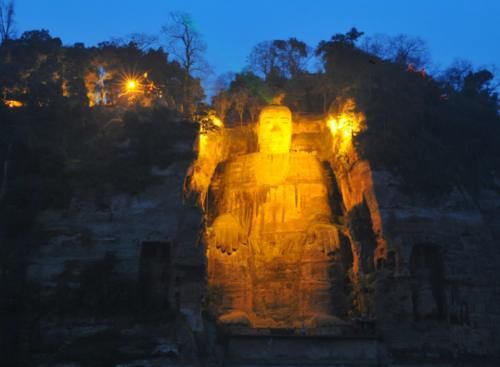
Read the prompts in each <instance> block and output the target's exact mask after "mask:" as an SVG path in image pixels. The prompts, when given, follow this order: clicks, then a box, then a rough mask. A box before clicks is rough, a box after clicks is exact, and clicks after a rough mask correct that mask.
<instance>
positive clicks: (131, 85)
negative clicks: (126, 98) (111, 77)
mask: <svg viewBox="0 0 500 367" xmlns="http://www.w3.org/2000/svg"><path fill="white" fill-rule="evenodd" d="M136 88H137V82H136V81H135V80H134V79H130V80H128V81H127V90H128V91H133V90H134V89H136Z"/></svg>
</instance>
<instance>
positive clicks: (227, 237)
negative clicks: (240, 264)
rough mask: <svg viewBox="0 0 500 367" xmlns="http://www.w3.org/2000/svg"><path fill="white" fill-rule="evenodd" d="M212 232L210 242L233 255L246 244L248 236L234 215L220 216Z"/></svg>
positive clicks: (211, 229)
mask: <svg viewBox="0 0 500 367" xmlns="http://www.w3.org/2000/svg"><path fill="white" fill-rule="evenodd" d="M209 231H210V237H211V240H210V242H211V243H212V244H215V247H216V248H217V249H218V250H220V251H221V252H223V253H227V254H228V255H231V254H232V253H233V252H236V251H237V250H238V249H239V248H240V246H241V245H242V244H246V242H247V236H246V234H245V231H244V230H243V227H242V226H241V224H240V223H239V222H238V220H237V219H236V218H235V217H234V216H233V215H232V214H223V215H220V216H218V217H217V218H216V219H215V221H214V223H213V225H212V227H211V228H210V229H209Z"/></svg>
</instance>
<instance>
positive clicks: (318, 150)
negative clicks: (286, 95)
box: [190, 106, 373, 327]
mask: <svg viewBox="0 0 500 367" xmlns="http://www.w3.org/2000/svg"><path fill="white" fill-rule="evenodd" d="M351 112H353V111H351ZM353 113H354V112H353ZM337 117H339V118H340V117H341V116H337ZM349 118H350V119H356V121H348V122H347V123H345V125H346V126H342V125H341V124H339V125H338V126H337V127H336V130H334V129H331V128H329V125H328V123H327V121H326V120H325V119H321V118H320V119H316V120H314V119H300V120H299V121H297V122H295V123H292V116H291V112H290V111H289V110H288V108H286V107H284V106H270V107H267V108H265V109H264V110H263V111H262V113H261V115H260V119H259V123H258V124H256V126H254V127H253V130H254V131H255V135H254V137H252V135H251V134H249V131H248V129H249V128H248V127H247V128H245V129H246V132H244V131H237V130H241V129H239V128H232V129H223V128H221V129H219V128H215V127H214V128H213V129H206V127H205V126H204V125H202V130H201V131H200V143H199V159H198V161H197V162H196V163H195V164H194V165H193V170H192V171H191V175H190V182H191V183H192V185H191V188H192V189H194V190H195V191H197V192H199V193H200V194H201V195H200V204H201V205H202V206H203V207H204V209H205V215H206V223H205V226H206V227H205V230H204V240H205V244H206V246H207V258H208V279H209V299H210V301H211V305H212V310H213V312H214V313H216V314H217V315H218V316H219V319H220V320H221V321H222V322H225V323H227V324H243V325H247V326H250V325H251V326H254V327H299V326H307V327H319V326H329V325H332V324H337V323H339V322H340V320H339V317H342V318H346V317H348V316H349V315H352V314H353V313H355V312H353V299H352V294H351V291H350V289H352V288H353V284H351V282H353V281H356V279H357V276H356V275H355V274H354V273H353V271H357V269H358V263H359V260H358V257H359V252H360V250H359V249H357V248H353V247H352V245H351V242H352V240H351V238H352V236H351V235H350V233H349V230H348V229H347V228H346V227H345V226H344V225H343V222H342V218H343V216H344V212H343V208H344V207H345V205H344V203H343V200H342V195H341V194H346V193H344V192H339V191H338V188H337V182H336V180H335V174H334V172H333V171H332V168H331V164H330V163H329V162H328V160H327V159H328V158H330V157H331V156H332V149H334V143H335V142H340V143H341V144H342V147H341V148H342V149H344V150H346V151H347V150H348V147H349V144H350V139H351V138H352V134H354V133H355V132H357V131H359V123H360V121H361V119H360V116H358V115H347V117H345V116H343V117H342V119H343V120H342V122H343V123H344V122H345V121H347V120H348V119H349ZM219 125H221V124H219ZM347 125H348V126H347ZM349 129H350V130H349ZM356 129H357V130H356ZM294 130H295V132H294ZM346 131H348V133H346ZM337 132H340V133H341V134H342V135H341V137H337V136H336V133H337ZM255 136H257V145H256V144H254V143H253V142H252V139H254V138H255ZM221 140H222V141H223V144H221ZM242 140H243V141H242ZM244 140H247V141H246V142H245V141H244ZM214 142H217V143H216V144H215V143H214ZM209 144H215V145H217V149H215V148H214V149H209V151H210V152H211V153H212V154H210V153H207V154H205V153H204V151H205V149H206V146H207V145H209ZM235 146H236V148H235ZM219 152H221V153H219ZM349 205H351V203H349ZM370 230H371V228H370ZM353 250H354V251H353ZM370 258H373V256H371V257H370ZM353 265H354V268H353ZM347 289H349V290H347Z"/></svg>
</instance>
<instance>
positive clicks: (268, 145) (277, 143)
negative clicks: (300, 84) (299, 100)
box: [258, 105, 292, 154]
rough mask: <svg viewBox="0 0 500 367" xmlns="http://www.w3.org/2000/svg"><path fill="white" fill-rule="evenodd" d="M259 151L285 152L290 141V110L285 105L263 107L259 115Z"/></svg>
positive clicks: (287, 150)
mask: <svg viewBox="0 0 500 367" xmlns="http://www.w3.org/2000/svg"><path fill="white" fill-rule="evenodd" d="M258 135H259V151H260V152H261V153H269V154H285V153H288V152H289V151H290V145H291V142H292V112H291V111H290V109H289V108H288V107H286V106H280V105H270V106H267V107H264V108H263V109H262V111H261V113H260V116H259V127H258Z"/></svg>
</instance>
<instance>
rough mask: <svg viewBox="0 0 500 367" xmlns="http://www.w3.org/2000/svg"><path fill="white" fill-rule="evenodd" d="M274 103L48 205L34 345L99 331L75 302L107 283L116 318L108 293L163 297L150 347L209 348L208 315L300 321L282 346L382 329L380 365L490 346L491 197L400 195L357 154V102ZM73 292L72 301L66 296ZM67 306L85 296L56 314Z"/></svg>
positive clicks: (33, 271) (499, 230) (494, 237)
mask: <svg viewBox="0 0 500 367" xmlns="http://www.w3.org/2000/svg"><path fill="white" fill-rule="evenodd" d="M277 110H278V112H276V114H275V115H273V114H271V115H273V116H274V117H273V118H270V119H269V120H268V121H264V120H265V118H263V119H262V120H261V124H264V125H265V124H266V123H267V124H268V126H266V129H267V128H269V129H268V130H266V129H262V130H261V129H260V126H261V124H250V125H248V126H245V127H237V128H225V127H223V125H222V123H221V122H220V121H219V122H217V123H213V122H210V121H208V122H205V123H204V124H202V125H201V130H200V137H199V142H198V159H197V160H196V161H195V162H188V161H183V162H177V163H175V164H174V165H172V166H170V167H169V168H168V169H167V170H155V171H154V174H156V175H159V176H161V181H162V182H161V183H160V184H158V185H155V186H152V187H149V188H148V189H146V190H145V191H143V192H141V193H138V194H136V195H125V194H113V195H111V196H110V197H109V198H108V199H107V202H108V205H107V206H106V207H105V208H104V209H103V208H102V206H101V207H98V206H96V205H95V204H94V202H93V200H89V198H85V197H82V198H75V199H74V202H73V205H72V207H71V209H70V210H69V211H66V212H46V213H44V215H43V216H42V217H41V218H40V223H41V225H42V226H43V228H44V233H45V234H46V236H45V238H44V239H43V240H42V243H40V246H39V248H40V251H39V252H38V253H37V254H36V255H35V256H34V257H33V261H32V265H31V266H30V268H29V269H30V271H29V276H30V279H32V280H33V281H35V282H37V283H38V284H39V285H40V286H41V293H40V294H41V299H42V302H46V303H47V304H48V305H49V307H50V308H51V309H54V310H55V309H57V310H60V311H58V312H56V314H57V315H58V316H57V315H56V316H54V315H53V314H51V316H50V317H46V318H44V319H43V320H42V321H41V322H40V325H41V327H40V330H41V331H40V344H41V345H45V344H49V346H48V347H47V348H49V349H50V348H54V345H57V344H58V343H59V344H61V343H63V342H67V340H68V338H71V335H76V334H78V333H80V332H81V330H83V329H85V330H86V331H85V332H88V330H90V331H91V332H92V333H94V334H96V333H101V332H103V330H104V331H106V330H109V329H110V328H111V325H112V324H113V325H114V324H116V321H110V320H111V319H113V320H114V318H113V317H111V316H109V315H108V316H102V317H100V319H99V320H97V319H95V317H94V316H92V319H89V315H90V312H89V311H88V309H89V308H90V309H91V310H92V315H93V314H95V312H94V311H95V310H96V307H97V310H99V307H103V306H102V304H105V305H106V302H103V300H108V301H109V300H110V298H113V297H115V296H116V293H118V294H119V296H116V297H115V298H116V300H117V301H116V302H111V301H109V302H110V303H109V305H108V306H106V307H108V308H109V309H111V310H113V311H114V313H116V314H120V312H121V311H120V307H119V305H120V304H122V305H124V306H123V307H124V308H125V309H127V308H130V307H132V306H130V305H131V304H135V305H136V306H134V307H137V308H138V309H139V310H143V311H144V312H145V313H151V314H154V313H155V312H158V309H165V310H167V309H168V310H170V311H169V312H170V315H171V317H173V319H172V318H170V319H169V320H170V321H168V322H166V321H165V322H166V323H167V324H166V325H170V326H171V327H170V326H169V327H166V329H168V330H170V331H169V332H165V330H163V329H162V330H161V331H158V330H156V329H155V330H156V331H152V332H151V333H150V335H153V336H155V338H156V339H155V340H153V341H152V342H151V345H150V346H148V348H149V347H151V348H150V349H151V350H163V349H165V348H163V347H160V346H161V345H168V346H169V347H168V348H167V349H168V350H169V352H168V353H170V354H172V353H173V352H172V351H173V350H175V351H176V352H175V353H174V354H177V355H181V354H182V353H181V352H180V351H181V350H183V351H184V354H185V355H201V354H203V353H208V354H217V353H218V352H217V351H218V350H219V349H217V348H218V347H217V346H215V341H214V340H215V335H216V332H215V329H214V328H213V326H212V324H210V323H209V322H208V323H207V318H205V319H204V318H203V317H202V313H203V311H208V312H207V314H208V315H211V316H213V317H215V318H218V319H219V321H220V322H221V323H222V324H223V325H226V326H227V325H230V326H232V327H233V328H246V329H251V330H253V331H255V330H260V328H270V329H272V330H274V329H276V328H278V329H280V330H282V331H283V330H288V329H290V328H293V329H295V330H296V331H297V330H300V332H296V333H294V335H295V336H296V337H297V338H296V339H294V343H298V344H294V345H300V343H301V341H300V336H301V335H302V331H304V330H306V331H304V333H307V332H309V331H311V330H312V331H313V332H315V333H320V332H321V333H322V332H323V331H321V330H325V328H326V329H328V328H329V327H331V328H335V327H336V328H337V329H336V330H349V331H348V334H349V335H351V336H349V337H352V335H361V336H363V337H367V338H368V339H366V340H370V345H372V342H371V340H372V339H370V338H372V337H373V338H375V336H378V337H379V339H378V341H377V342H376V343H375V342H374V344H373V345H376V349H377V348H378V349H377V351H376V352H375V351H374V350H373V353H374V355H375V354H376V355H377V358H378V359H379V360H381V361H382V362H383V363H388V364H390V363H393V364H398V363H406V362H409V361H417V362H419V363H424V364H425V363H431V362H432V363H433V362H436V361H453V360H459V359H460V358H462V356H465V355H473V356H475V357H476V358H478V357H481V358H486V357H488V358H490V360H492V359H494V358H495V356H499V355H500V348H499V345H498V342H497V340H498V337H499V335H500V307H499V305H500V286H499V284H500V282H499V281H498V280H499V275H498V270H497V269H498V268H499V266H500V252H499V251H498V249H497V248H496V245H498V244H499V243H500V219H499V218H500V215H499V214H500V196H499V195H498V193H496V192H493V191H487V190H483V191H481V192H480V193H479V194H478V195H477V196H475V197H472V196H470V195H469V194H467V193H465V192H463V191H461V190H460V189H459V188H456V189H454V190H453V191H451V192H449V193H448V194H446V195H442V196H441V197H439V198H436V199H433V200H432V201H431V200H429V199H425V198H424V197H421V196H419V195H418V194H417V193H412V194H411V195H410V194H407V193H404V192H403V191H402V190H401V189H400V183H399V182H398V179H397V178H396V177H395V176H394V175H393V174H391V173H390V172H388V171H385V170H381V169H373V168H372V167H371V165H370V162H369V160H363V159H361V158H360V157H359V155H358V152H357V149H356V145H355V144H354V143H353V139H352V138H353V136H355V135H356V134H357V133H358V132H359V131H361V130H362V129H363V128H364V123H363V116H362V115H361V114H359V113H357V112H356V111H355V107H354V105H353V104H350V103H344V104H341V105H339V106H338V108H337V109H336V110H335V111H336V112H335V113H334V114H333V115H332V116H330V117H329V118H324V117H323V116H320V117H317V118H314V117H307V118H304V117H300V116H294V118H293V119H292V120H293V122H291V121H290V114H289V111H288V110H287V109H283V108H278V109H277ZM276 116H277V120H278V123H277V124H274V122H273V121H274V120H276V119H275V118H276ZM273 119H274V120H273ZM275 134H278V135H287V136H278V137H274V136H273V135H275ZM185 145H186V146H187V147H188V148H187V149H190V145H189V144H185ZM188 168H189V169H188ZM186 172H188V175H187V177H186ZM422 174H425V173H422ZM183 188H184V192H183ZM82 276H83V278H82ZM108 277H109V278H110V279H111V278H112V279H113V281H109V280H106V279H108ZM115 280H116V282H115ZM82 289H83V290H82ZM132 289H134V291H133V292H132V291H131V290H132ZM75 290H79V292H80V293H75V294H76V295H77V296H78V297H77V300H78V302H77V303H76V304H75V303H74V302H73V303H71V302H69V301H71V300H69V301H67V300H66V301H64V302H63V301H62V300H64V299H65V297H63V295H64V294H73V293H72V292H75ZM118 290H122V291H120V292H117V291H118ZM82 292H83V293H82ZM82 294H83V295H85V297H82ZM54 295H55V296H54ZM123 295H125V296H123ZM132 297H136V298H138V299H139V301H140V302H139V303H134V302H132ZM49 299H50V300H52V301H50V302H52V303H50V302H49V301H47V300H49ZM54 300H55V301H54ZM56 301H57V302H56ZM78 303H81V304H83V305H84V306H85V307H87V308H85V309H84V310H83V311H78V312H76V311H75V313H76V314H72V313H71V312H68V308H69V309H71V308H72V307H73V308H75V309H76V308H78V307H77V306H78ZM151 304H153V305H156V307H157V308H156V309H154V308H151V307H152V306H151ZM68 305H69V306H68ZM96 305H99V306H96ZM153 309H154V310H155V311H154V312H153V311H149V310H153ZM85 310H87V311H85ZM108 314H109V312H108ZM172 315H173V316H172ZM125 317H126V319H127V320H130V316H125ZM169 317H170V316H169ZM167 318H168V317H167ZM209 318H210V317H208V319H209ZM172 320H173V321H172ZM128 327H129V328H130V325H129V326H128ZM68 329H71V330H70V331H68ZM92 330H93V331H92ZM307 330H309V331H307ZM130 332H131V331H130V330H128V331H127V330H121V331H120V332H119V334H120V335H121V336H120V338H122V337H128V336H127V335H129V334H130ZM127 333H128V334H127ZM134 333H148V332H147V331H145V329H141V327H139V326H138V330H136V331H134ZM342 333H343V331H342V332H338V333H337V334H336V337H337V338H340V339H337V340H338V343H340V344H342V343H343V341H342V337H343V336H342V335H344V334H342ZM257 334H258V333H257ZM141 335H142V334H141ZM252 335H253V334H252ZM266 335H267V334H266ZM304 335H305V334H304ZM315 335H316V334H315ZM318 335H319V334H318ZM321 335H322V337H323V336H324V335H323V334H321ZM367 335H369V336H367ZM374 335H375V336H374ZM195 336H196V337H195ZM252 337H253V336H252ZM266 338H271V339H272V335H271V336H269V335H268V336H266ZM287 338H288V336H286V335H285V336H283V340H286V339H287ZM230 340H233V339H230ZM238 340H240V339H238ZM241 340H242V339H241ZM266 340H267V339H266ZM280 340H281V339H280ZM254 341H255V345H261V344H262V340H261V339H259V338H257V339H255V340H254ZM351 341H352V343H351V342H349V343H351V344H352V345H357V344H356V341H355V340H351ZM233 342H234V340H233ZM44 343H45V344H44ZM280 343H281V341H280ZM307 343H309V344H307ZM307 343H306V344H307V345H308V346H309V347H311V348H313V349H314V348H315V344H314V343H312V344H311V340H309V339H308V341H307ZM324 343H325V345H327V344H328V343H330V342H328V341H326V339H325V342H324ZM335 343H337V342H335ZM346 343H347V342H346ZM349 343H348V344H349ZM264 344H266V343H264ZM285 344H286V343H285ZM285 344H284V345H285ZM351 344H349V345H351ZM238 345H239V344H238ZM266 345H267V344H266ZM280 345H281V344H280ZM332 345H333V344H332ZM360 345H361V344H360ZM127 348H128V347H127ZM127 348H125V349H127ZM130 348H132V349H133V347H132V346H131V347H130ZM130 348H128V349H130ZM162 348H163V349H162ZM238 348H243V349H245V348H244V346H241V345H239V347H238ZM280 348H281V347H280ZM283 348H284V350H286V345H285V346H284V347H283ZM294 348H295V347H294ZM374 348H375V347H374ZM355 349H356V348H354V350H355ZM42 350H43V348H42ZM165 350H166V349H165ZM279 350H281V349H279ZM185 351H189V352H185ZM370 351H372V349H370ZM232 352H234V353H236V352H235V351H232ZM141 353H143V354H144V353H145V354H147V352H141ZM234 353H233V354H234ZM297 353H299V352H298V351H297ZM370 353H371V352H370ZM160 354H161V353H160ZM170 354H169V355H170ZM219 354H220V353H219ZM299 354H300V353H299ZM217 355H218V354H217ZM135 357H137V356H135ZM135 357H134V358H135ZM160 357H161V358H163V357H165V356H164V355H160Z"/></svg>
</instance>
